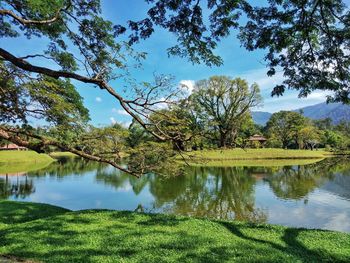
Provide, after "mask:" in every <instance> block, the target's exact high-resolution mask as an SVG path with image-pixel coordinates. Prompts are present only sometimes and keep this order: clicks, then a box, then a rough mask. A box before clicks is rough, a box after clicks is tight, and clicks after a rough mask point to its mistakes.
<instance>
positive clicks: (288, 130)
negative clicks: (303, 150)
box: [266, 111, 306, 148]
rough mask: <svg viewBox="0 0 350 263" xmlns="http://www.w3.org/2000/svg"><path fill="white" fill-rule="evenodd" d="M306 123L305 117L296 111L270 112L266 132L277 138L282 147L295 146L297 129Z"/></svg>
mask: <svg viewBox="0 0 350 263" xmlns="http://www.w3.org/2000/svg"><path fill="white" fill-rule="evenodd" d="M305 124H306V119H305V117H303V116H302V115H301V114H300V113H298V112H293V111H280V112H276V113H274V114H272V116H271V118H270V120H269V121H268V122H267V124H266V127H267V132H268V134H269V136H270V137H272V138H275V139H277V140H278V141H279V142H280V143H281V146H282V147H283V148H288V147H297V146H298V142H299V140H298V135H299V130H300V129H301V128H302V127H304V125H305Z"/></svg>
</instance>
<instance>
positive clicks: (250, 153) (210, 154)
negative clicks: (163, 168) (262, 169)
mask: <svg viewBox="0 0 350 263" xmlns="http://www.w3.org/2000/svg"><path fill="white" fill-rule="evenodd" d="M329 155H331V153H330V152H327V151H324V150H318V151H311V150H284V149H273V148H264V149H245V150H243V149H241V148H237V149H224V150H203V151H193V152H190V153H189V154H188V156H189V157H192V158H194V159H200V160H211V161H217V160H252V159H255V160H256V159H312V158H316V159H322V158H325V157H327V156H329Z"/></svg>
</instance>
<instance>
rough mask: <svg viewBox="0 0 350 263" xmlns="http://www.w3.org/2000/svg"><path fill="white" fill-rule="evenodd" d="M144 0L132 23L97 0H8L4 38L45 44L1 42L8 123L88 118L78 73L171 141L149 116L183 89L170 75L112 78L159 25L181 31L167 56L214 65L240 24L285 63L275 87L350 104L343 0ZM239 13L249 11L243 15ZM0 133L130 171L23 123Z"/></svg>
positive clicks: (0, 7) (347, 17)
mask: <svg viewBox="0 0 350 263" xmlns="http://www.w3.org/2000/svg"><path fill="white" fill-rule="evenodd" d="M146 2H148V3H149V4H150V9H149V11H148V17H146V18H145V19H143V20H141V21H129V24H128V25H127V26H125V25H113V24H112V23H111V22H110V21H107V20H105V19H103V18H102V15H101V9H100V1H99V0H46V1H44V0H23V1H18V0H2V1H1V2H0V36H1V37H2V38H17V37H19V36H21V35H24V36H26V37H28V39H30V38H37V37H38V38H41V39H42V42H46V43H47V48H46V49H45V50H43V51H42V52H41V53H38V54H36V53H33V54H13V53H12V52H11V50H10V48H9V47H3V46H1V47H0V59H1V64H0V66H1V86H0V92H1V99H0V102H1V105H0V109H1V121H2V122H8V121H13V122H17V123H18V122H21V123H23V124H26V122H27V119H28V117H29V116H31V117H36V118H45V119H46V120H47V121H49V122H53V123H55V124H56V125H58V126H59V127H61V128H62V129H63V130H66V131H67V130H69V131H71V130H72V128H71V127H74V128H75V129H79V128H80V126H81V122H86V121H87V112H86V109H84V107H83V106H82V103H81V98H80V96H79V94H78V93H77V92H76V90H75V88H74V86H72V85H71V83H70V80H73V81H75V82H82V83H86V84H89V85H87V86H91V87H98V88H100V89H101V90H103V91H105V92H107V93H108V94H110V96H112V97H114V98H115V99H116V101H117V102H118V103H119V104H120V105H121V107H122V108H123V109H124V110H125V111H126V112H127V113H128V114H129V115H130V116H131V117H132V118H133V119H134V121H136V122H137V123H138V124H139V125H141V127H143V128H144V129H145V130H147V131H148V132H149V133H150V134H152V135H153V136H154V137H155V138H156V139H157V140H159V141H167V140H172V139H173V138H172V136H171V134H167V132H166V131H163V130H162V129H161V127H159V126H158V125H157V123H153V122H152V121H151V120H149V116H150V115H152V114H153V115H154V113H155V112H156V109H157V107H156V106H157V104H159V103H164V102H167V101H169V100H170V98H171V95H174V94H176V91H174V90H172V86H171V84H170V82H169V79H168V78H165V77H157V78H156V79H155V82H154V83H153V84H144V85H141V86H133V85H132V86H131V87H130V88H133V92H129V93H127V94H133V96H132V97H130V95H126V94H123V92H122V88H120V87H113V86H111V85H110V83H111V80H113V79H115V78H120V77H122V76H123V75H124V74H126V73H125V72H127V68H128V64H130V62H131V61H133V62H136V63H138V61H139V60H140V59H142V58H143V57H144V54H143V53H135V52H133V50H132V49H131V46H130V45H132V44H134V43H136V42H139V41H141V40H143V39H146V38H148V37H149V36H150V35H151V34H152V33H153V32H154V30H155V27H156V26H160V27H163V28H166V29H167V30H168V31H170V32H172V33H174V34H175V35H176V36H177V37H178V43H177V45H175V46H174V47H171V48H169V53H170V54H172V55H180V56H184V57H188V58H189V59H190V60H191V61H192V62H194V63H200V62H204V63H206V64H207V65H209V66H211V65H220V64H221V63H222V60H221V58H220V57H218V56H216V55H215V54H214V53H213V52H214V49H215V47H216V46H217V43H218V42H219V41H220V39H221V38H223V37H226V36H228V35H229V33H230V32H231V29H239V32H240V34H239V37H240V39H241V41H242V43H243V45H244V46H245V47H246V48H247V49H249V50H254V49H264V50H266V52H267V55H266V62H267V66H268V67H269V70H268V74H269V75H273V74H275V72H276V71H277V70H279V69H282V70H283V72H284V76H285V77H286V80H285V81H284V82H283V83H281V84H280V85H278V86H276V87H275V88H274V90H273V94H276V95H281V94H283V92H284V90H285V89H286V88H292V89H297V90H299V91H300V95H301V96H307V95H308V94H309V93H310V92H312V91H313V90H315V89H320V90H330V91H333V92H334V96H333V97H330V99H333V100H335V101H342V102H349V80H350V74H349V63H350V59H349V53H350V52H349V49H350V43H349V39H350V31H349V30H350V27H349V21H350V13H349V10H348V9H347V7H346V6H345V4H344V2H343V1H341V0H334V1H327V0H323V1H322V0H293V1H282V0H271V1H268V4H267V6H266V7H261V6H260V7H253V6H251V4H250V3H249V2H250V1H243V0H232V1H227V0H207V1H204V0H203V1H199V0H185V1H178V0H158V1H156V0H147V1H146ZM204 9H208V10H209V17H204V15H203V14H204V12H203V10H204ZM205 13H206V12H205ZM242 15H244V16H245V19H242V20H240V17H241V16H242ZM242 21H246V22H244V23H242ZM240 23H241V24H240ZM128 32H129V33H128ZM120 34H127V35H128V36H129V42H128V43H124V42H122V41H119V40H118V36H119V35H120ZM29 41H30V40H29ZM48 65H50V66H48ZM159 98H166V100H163V99H159ZM64 103H65V104H64ZM33 105H34V107H33ZM60 107H61V108H60ZM62 109H63V111H62ZM21 135H25V136H21ZM0 136H1V137H2V138H5V139H8V140H11V141H13V142H15V143H18V144H20V145H24V146H26V147H29V148H32V149H35V150H38V151H40V149H42V148H43V147H45V146H47V145H54V146H57V147H59V148H61V149H63V150H67V151H71V152H74V153H76V154H78V155H80V156H83V157H85V158H89V159H92V160H97V161H101V162H107V163H110V164H112V165H114V166H115V167H117V168H119V169H121V170H123V171H127V172H131V171H129V170H128V169H127V168H124V167H122V166H120V165H119V164H118V163H117V162H114V161H111V160H109V159H105V158H103V157H101V156H96V155H92V154H89V153H86V152H84V151H82V150H81V149H79V148H77V147H74V144H73V146H72V144H68V143H65V142H64V141H62V140H56V139H53V138H47V137H46V136H43V135H39V134H37V133H33V131H32V130H30V129H27V128H26V126H24V128H23V127H22V128H21V129H19V128H18V127H17V128H15V127H14V126H9V125H1V127H0ZM178 137H179V136H177V138H178ZM28 138H29V139H32V140H29V139H28ZM131 173H133V174H134V175H138V174H137V173H134V172H131Z"/></svg>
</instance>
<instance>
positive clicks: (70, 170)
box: [0, 158, 107, 199]
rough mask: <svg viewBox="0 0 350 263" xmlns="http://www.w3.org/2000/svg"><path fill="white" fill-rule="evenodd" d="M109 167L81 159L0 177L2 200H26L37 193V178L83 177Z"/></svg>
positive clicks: (71, 159) (72, 159)
mask: <svg viewBox="0 0 350 263" xmlns="http://www.w3.org/2000/svg"><path fill="white" fill-rule="evenodd" d="M106 166H107V165H105V164H101V163H97V162H91V161H86V160H84V159H80V158H70V159H61V160H59V161H57V162H53V163H52V164H50V165H49V166H47V167H45V168H43V169H39V170H36V171H31V172H28V173H23V174H21V175H10V176H9V175H6V176H4V177H0V198H2V199H7V198H10V197H15V198H22V199H23V198H25V197H27V196H30V195H31V194H32V193H34V192H35V186H34V184H35V182H34V180H35V178H39V177H44V176H49V177H54V178H57V179H62V178H63V177H65V176H82V175H84V174H85V173H87V172H90V171H95V170H99V169H100V170H101V169H103V168H104V167H106Z"/></svg>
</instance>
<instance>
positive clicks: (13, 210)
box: [0, 201, 69, 224]
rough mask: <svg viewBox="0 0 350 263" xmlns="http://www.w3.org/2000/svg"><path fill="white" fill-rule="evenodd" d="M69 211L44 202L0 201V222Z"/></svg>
mask: <svg viewBox="0 0 350 263" xmlns="http://www.w3.org/2000/svg"><path fill="white" fill-rule="evenodd" d="M66 212H69V210H68V209H65V208H61V207H57V206H51V205H46V204H34V203H29V202H28V203H27V202H12V201H0V223H3V224H17V223H24V222H29V221H32V220H36V219H40V218H47V217H50V216H56V215H60V214H64V213H66Z"/></svg>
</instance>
